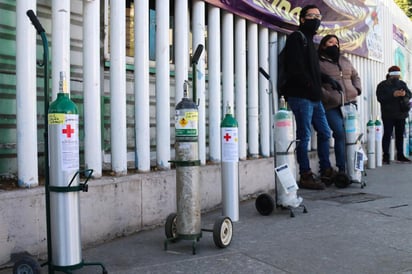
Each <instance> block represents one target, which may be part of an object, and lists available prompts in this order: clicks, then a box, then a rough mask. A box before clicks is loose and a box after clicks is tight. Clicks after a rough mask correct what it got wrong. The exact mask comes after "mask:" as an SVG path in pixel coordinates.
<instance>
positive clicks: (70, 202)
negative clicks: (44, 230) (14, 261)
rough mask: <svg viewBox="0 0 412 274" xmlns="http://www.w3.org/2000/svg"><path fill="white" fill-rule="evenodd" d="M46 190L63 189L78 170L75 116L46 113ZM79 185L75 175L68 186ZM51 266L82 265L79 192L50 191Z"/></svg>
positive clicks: (76, 121) (77, 137) (77, 120)
mask: <svg viewBox="0 0 412 274" xmlns="http://www.w3.org/2000/svg"><path fill="white" fill-rule="evenodd" d="M48 128H49V155H50V159H49V170H50V187H53V186H55V187H67V186H69V183H70V181H71V180H72V178H73V176H74V175H75V174H76V172H77V171H78V170H79V134H78V129H79V115H77V114H63V113H52V114H49V127H48ZM78 185H79V176H76V178H75V179H74V180H73V182H72V183H71V185H70V186H72V187H75V186H78ZM50 230H51V243H52V264H53V265H56V266H73V265H78V264H80V263H81V262H82V249H81V237H80V206H79V191H72V192H55V191H51V192H50Z"/></svg>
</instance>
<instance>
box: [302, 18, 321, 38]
mask: <svg viewBox="0 0 412 274" xmlns="http://www.w3.org/2000/svg"><path fill="white" fill-rule="evenodd" d="M319 26H320V20H319V19H306V20H305V22H304V23H303V24H302V30H303V31H304V32H307V33H310V34H315V33H316V31H317V30H318V28H319Z"/></svg>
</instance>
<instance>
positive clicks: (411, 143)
mask: <svg viewBox="0 0 412 274" xmlns="http://www.w3.org/2000/svg"><path fill="white" fill-rule="evenodd" d="M408 120H409V123H408V127H407V129H408V130H409V153H408V154H409V155H411V154H412V114H411V112H409V119H408Z"/></svg>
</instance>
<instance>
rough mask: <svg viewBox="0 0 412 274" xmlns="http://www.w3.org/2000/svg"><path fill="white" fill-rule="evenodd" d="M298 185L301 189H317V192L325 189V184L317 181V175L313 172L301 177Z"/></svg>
mask: <svg viewBox="0 0 412 274" xmlns="http://www.w3.org/2000/svg"><path fill="white" fill-rule="evenodd" d="M298 185H299V187H300V188H306V189H317V190H321V189H325V184H324V183H322V182H319V181H317V180H316V179H315V175H314V174H313V173H312V172H311V171H309V172H306V173H303V174H301V175H300V180H299V183H298Z"/></svg>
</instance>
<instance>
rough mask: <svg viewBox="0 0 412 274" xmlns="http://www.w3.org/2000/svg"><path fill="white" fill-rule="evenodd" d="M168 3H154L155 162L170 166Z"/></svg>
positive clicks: (164, 167) (158, 164)
mask: <svg viewBox="0 0 412 274" xmlns="http://www.w3.org/2000/svg"><path fill="white" fill-rule="evenodd" d="M169 82H170V79H169V1H159V0H158V1H156V147H157V150H156V157H157V159H156V162H157V166H158V167H159V168H160V169H169V168H170V164H169V162H168V161H169V160H170V87H169Z"/></svg>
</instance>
